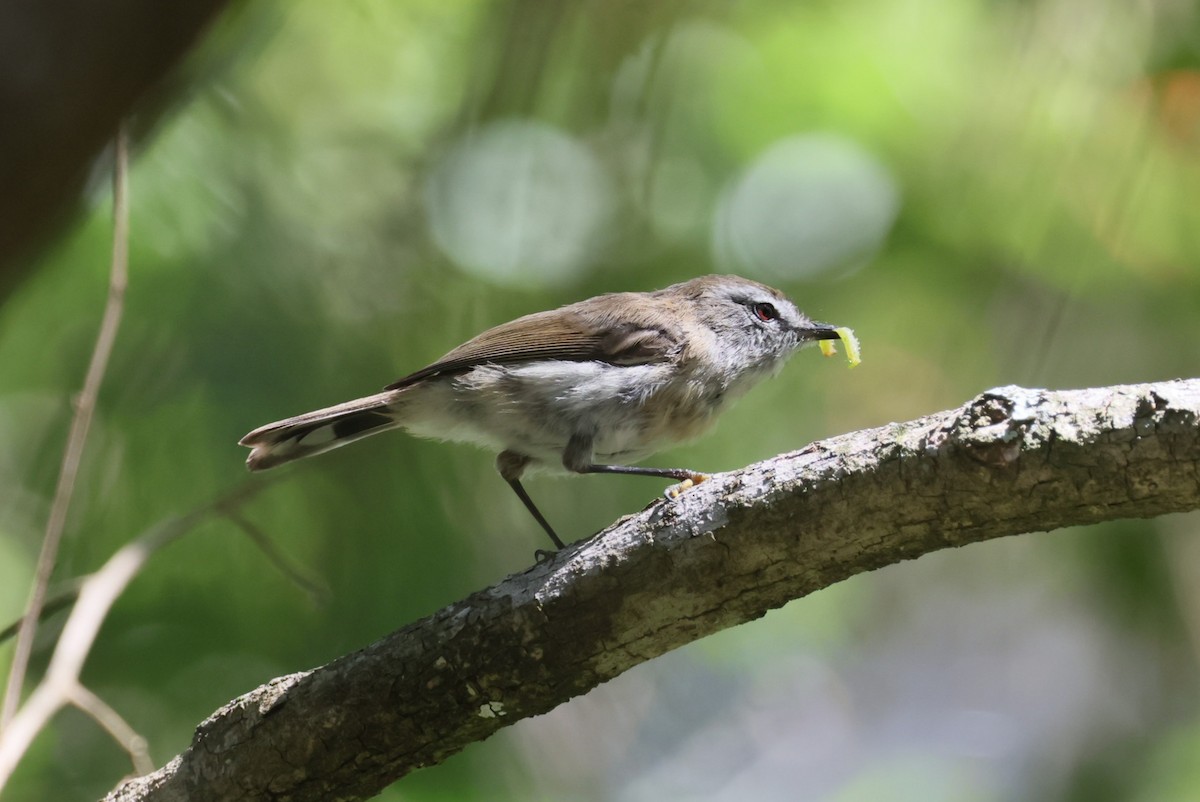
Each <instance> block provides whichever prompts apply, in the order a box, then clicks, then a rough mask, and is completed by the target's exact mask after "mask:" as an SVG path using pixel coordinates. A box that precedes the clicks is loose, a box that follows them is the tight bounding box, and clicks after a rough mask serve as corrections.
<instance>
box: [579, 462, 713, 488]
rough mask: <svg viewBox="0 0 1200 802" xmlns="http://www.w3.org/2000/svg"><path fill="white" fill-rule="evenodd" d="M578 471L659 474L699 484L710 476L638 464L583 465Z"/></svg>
mask: <svg viewBox="0 0 1200 802" xmlns="http://www.w3.org/2000/svg"><path fill="white" fill-rule="evenodd" d="M575 471H576V472H577V473H624V474H631V475H633V476H658V477H660V478H662V479H678V480H679V481H681V482H682V481H686V480H688V479H690V480H692V481H693V482H695V483H697V484H699V483H700V482H703V481H704V480H705V479H707V478H708V476H707V475H706V474H703V473H700V472H699V471H689V470H688V469H687V468H642V467H640V466H637V465H583V466H581V467H579V468H576V469H575Z"/></svg>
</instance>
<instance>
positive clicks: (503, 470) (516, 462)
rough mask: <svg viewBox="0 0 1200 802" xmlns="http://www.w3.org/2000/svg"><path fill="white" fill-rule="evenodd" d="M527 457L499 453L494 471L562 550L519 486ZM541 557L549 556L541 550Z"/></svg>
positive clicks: (526, 494)
mask: <svg viewBox="0 0 1200 802" xmlns="http://www.w3.org/2000/svg"><path fill="white" fill-rule="evenodd" d="M529 461H530V460H529V457H527V456H525V455H524V454H518V453H516V452H515V451H501V452H500V456H498V457H496V470H498V471H500V475H501V476H503V477H504V481H506V482H508V486H509V487H511V488H512V489H513V492H514V493H516V494H517V498H519V499H521V503H522V504H524V505H525V509H527V510H529V514H530V515H532V516H533V519H534V520H535V521H537V522H538V523H539V524H540V525H541V527H542V529H544V530H545V531H546V534H547V535H549V536H550V539H551V540H552V541H554V546H555V548H557V549H564V548H566V546H565V545H564V544H563V542H562V540H561V539H560V538H559V536H558V534H557V533H556V532H555V531H554V527H552V526H551V525H550V522H549V521H547V520H546V516H544V515H542V511H541V510H539V509H538V508H537V505H536V504H534V503H533V499H531V498H530V497H529V493H527V492H525V488H524V487H523V486H522V485H521V473H522V472H524V470H525V466H526V465H528V464H529ZM543 556H550V555H547V554H546V553H544V552H542V551H541V550H539V551H538V553H537V557H538V560H539V561H540V560H541V558H542V557H543Z"/></svg>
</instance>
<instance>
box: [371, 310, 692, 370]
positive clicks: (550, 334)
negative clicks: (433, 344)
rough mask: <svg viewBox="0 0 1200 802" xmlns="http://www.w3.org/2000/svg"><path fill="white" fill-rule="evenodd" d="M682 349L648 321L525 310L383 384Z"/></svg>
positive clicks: (657, 357)
mask: <svg viewBox="0 0 1200 802" xmlns="http://www.w3.org/2000/svg"><path fill="white" fill-rule="evenodd" d="M637 317H645V316H644V315H639V316H637ZM678 350H679V338H678V336H677V335H674V334H673V333H671V332H668V331H665V330H663V329H660V328H657V327H654V326H652V325H649V324H648V322H646V321H640V320H636V319H631V320H628V321H619V322H618V321H612V320H608V319H605V316H597V315H594V314H587V313H581V312H580V311H576V310H574V309H572V308H570V307H567V308H563V309H555V310H552V311H549V312H537V313H536V314H532V315H526V316H525V317H521V318H517V319H516V320H514V321H512V322H511V323H504V324H502V325H499V326H496V327H495V328H493V329H488V330H487V331H485V332H483V333H482V334H480V335H479V336H478V337H475V338H474V339H472V340H468V341H467V342H465V343H463V344H462V345H460V346H459V347H457V348H455V349H454V350H453V351H451V352H450V353H448V354H446V355H445V356H443V357H442V358H441V359H439V360H438V361H437V362H434V363H433V364H432V365H430V366H428V367H425V368H422V369H421V370H418V371H417V372H415V373H410V374H408V375H407V376H405V377H404V378H402V379H400V380H399V381H396V382H394V383H392V384H389V385H388V386H387V387H385V388H384V389H385V390H399V389H402V388H404V387H408V386H410V385H412V384H415V383H417V382H419V381H421V380H422V379H427V378H429V377H430V376H445V375H448V374H454V373H462V372H464V371H467V370H470V369H471V368H473V367H475V366H477V365H487V364H507V363H512V362H529V361H532V360H535V359H562V360H566V361H570V362H591V361H599V362H608V363H610V364H613V365H643V364H646V363H648V362H658V361H661V360H664V359H669V358H670V357H671V356H672V355H673V354H675V353H677V352H678Z"/></svg>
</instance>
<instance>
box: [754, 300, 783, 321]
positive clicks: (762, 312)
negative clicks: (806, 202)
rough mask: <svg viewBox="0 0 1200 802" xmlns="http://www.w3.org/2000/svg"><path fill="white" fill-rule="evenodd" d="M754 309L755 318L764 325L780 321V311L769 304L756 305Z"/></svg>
mask: <svg viewBox="0 0 1200 802" xmlns="http://www.w3.org/2000/svg"><path fill="white" fill-rule="evenodd" d="M752 309H753V310H754V316H755V317H756V318H758V319H759V320H761V321H762V322H764V323H766V322H767V321H770V320H778V319H779V310H778V309H776V308H775V307H774V306H772V305H771V304H768V303H759V304H755V305H754V306H753V307H752Z"/></svg>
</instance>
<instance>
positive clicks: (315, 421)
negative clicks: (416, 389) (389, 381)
mask: <svg viewBox="0 0 1200 802" xmlns="http://www.w3.org/2000/svg"><path fill="white" fill-rule="evenodd" d="M397 395H398V393H396V392H387V393H379V394H377V395H372V396H367V397H366V398H359V399H356V400H354V401H347V402H346V403H344V404H338V405H337V406H335V407H328V408H326V409H318V410H316V411H315V412H306V413H305V414H303V415H297V416H296V417H294V418H287V419H286V420H281V421H276V422H275V423H268V424H267V425H266V426H260V427H259V428H257V429H255V430H254V431H252V432H250V433H249V434H248V435H246V436H245V437H243V438H242V439H241V440H240V441H238V444H239V445H243V446H247V447H248V448H251V449H253V450H252V451H251V452H250V456H249V457H247V458H246V467H248V468H249V469H250V470H252V471H265V470H267V469H268V468H274V467H275V466H277V465H282V464H284V463H285V462H291V461H292V460H296V459H302V458H304V457H311V456H313V455H314V454H322V453H324V452H326V451H330V450H332V449H335V448H338V447H339V446H344V445H346V444H347V443H353V442H354V441H355V440H361V439H362V438H364V437H367V436H369V435H372V434H377V433H378V432H382V431H386V430H388V429H394V428H396V427H397V426H399V425H400V421H399V419H398V417H397V415H396V409H395V402H396V396H397Z"/></svg>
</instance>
